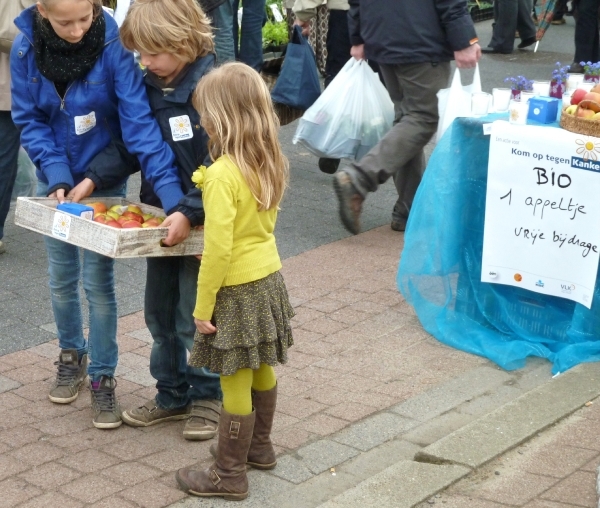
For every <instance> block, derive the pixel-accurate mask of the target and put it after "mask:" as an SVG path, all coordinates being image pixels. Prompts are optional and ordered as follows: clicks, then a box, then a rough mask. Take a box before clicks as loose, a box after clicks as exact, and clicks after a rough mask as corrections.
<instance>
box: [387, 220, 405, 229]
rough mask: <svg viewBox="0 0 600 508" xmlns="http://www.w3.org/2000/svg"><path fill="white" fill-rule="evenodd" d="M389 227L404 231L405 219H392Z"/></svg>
mask: <svg viewBox="0 0 600 508" xmlns="http://www.w3.org/2000/svg"><path fill="white" fill-rule="evenodd" d="M390 227H391V228H392V229H393V230H394V231H404V230H405V229H406V219H392V223H391V224H390Z"/></svg>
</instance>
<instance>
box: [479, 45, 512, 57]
mask: <svg viewBox="0 0 600 508" xmlns="http://www.w3.org/2000/svg"><path fill="white" fill-rule="evenodd" d="M481 52H482V53H493V54H497V55H510V54H511V53H512V50H511V51H501V50H499V49H496V48H491V47H489V46H488V47H487V48H481Z"/></svg>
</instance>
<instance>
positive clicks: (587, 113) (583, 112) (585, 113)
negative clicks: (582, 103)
mask: <svg viewBox="0 0 600 508" xmlns="http://www.w3.org/2000/svg"><path fill="white" fill-rule="evenodd" d="M595 114H596V113H594V111H592V110H591V109H585V108H579V110H578V111H577V116H578V117H579V118H588V119H590V118H592V117H593V116H594V115H595Z"/></svg>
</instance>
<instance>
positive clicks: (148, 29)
mask: <svg viewBox="0 0 600 508" xmlns="http://www.w3.org/2000/svg"><path fill="white" fill-rule="evenodd" d="M119 33H120V36H121V42H122V43H123V46H125V47H126V48H127V49H129V50H132V51H133V50H136V51H140V52H143V53H150V54H156V53H169V54H172V55H173V56H175V57H176V58H177V59H179V60H180V61H183V62H186V63H189V62H193V61H194V60H196V59H197V58H199V57H202V56H206V55H207V54H208V53H212V52H214V47H215V45H214V42H213V32H212V28H211V26H210V21H209V19H208V18H207V17H206V14H204V11H203V10H202V9H201V8H200V6H199V5H198V3H197V2H196V0H136V1H135V2H134V3H133V4H132V5H131V7H130V8H129V11H127V16H126V17H125V20H124V21H123V25H122V26H121V29H120V32H119Z"/></svg>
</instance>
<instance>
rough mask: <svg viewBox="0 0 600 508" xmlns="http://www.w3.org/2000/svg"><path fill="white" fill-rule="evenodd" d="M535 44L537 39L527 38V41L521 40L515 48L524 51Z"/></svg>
mask: <svg viewBox="0 0 600 508" xmlns="http://www.w3.org/2000/svg"><path fill="white" fill-rule="evenodd" d="M536 42H537V39H536V38H535V37H529V38H527V39H524V40H522V41H521V43H520V44H519V45H518V46H517V48H519V49H524V48H527V47H529V46H532V45H533V44H535V43H536Z"/></svg>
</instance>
